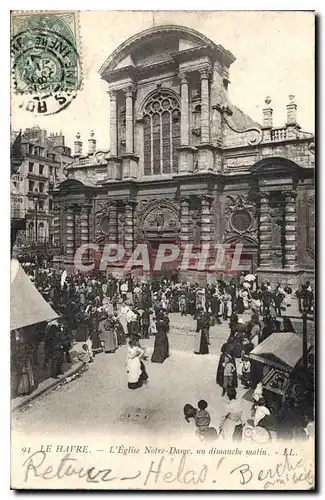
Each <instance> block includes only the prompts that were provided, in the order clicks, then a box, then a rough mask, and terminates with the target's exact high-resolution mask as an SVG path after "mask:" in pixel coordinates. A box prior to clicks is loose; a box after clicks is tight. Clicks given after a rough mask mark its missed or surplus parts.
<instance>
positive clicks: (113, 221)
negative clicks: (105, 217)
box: [109, 201, 117, 243]
mask: <svg viewBox="0 0 325 500" xmlns="http://www.w3.org/2000/svg"><path fill="white" fill-rule="evenodd" d="M109 240H110V242H111V243H117V208H116V201H112V202H111V204H110V207H109Z"/></svg>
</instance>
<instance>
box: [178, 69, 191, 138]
mask: <svg viewBox="0 0 325 500" xmlns="http://www.w3.org/2000/svg"><path fill="white" fill-rule="evenodd" d="M180 79H181V146H188V145H189V114H188V77H187V74H186V73H181V74H180Z"/></svg>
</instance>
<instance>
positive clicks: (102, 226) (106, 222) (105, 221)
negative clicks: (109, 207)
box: [100, 215, 109, 234]
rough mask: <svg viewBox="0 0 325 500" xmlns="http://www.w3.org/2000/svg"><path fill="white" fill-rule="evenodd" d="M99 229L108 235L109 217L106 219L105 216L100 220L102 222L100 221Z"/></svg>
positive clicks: (106, 216)
mask: <svg viewBox="0 0 325 500" xmlns="http://www.w3.org/2000/svg"><path fill="white" fill-rule="evenodd" d="M100 229H101V230H102V233H104V234H109V217H108V215H105V216H104V217H103V218H102V220H101V221H100Z"/></svg>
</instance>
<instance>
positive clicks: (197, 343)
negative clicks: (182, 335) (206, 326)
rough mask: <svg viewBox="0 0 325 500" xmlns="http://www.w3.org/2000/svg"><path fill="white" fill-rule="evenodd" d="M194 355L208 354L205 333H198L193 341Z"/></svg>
mask: <svg viewBox="0 0 325 500" xmlns="http://www.w3.org/2000/svg"><path fill="white" fill-rule="evenodd" d="M194 353H195V354H209V346H208V340H207V335H206V333H205V331H199V332H197V334H196V335H195V339H194Z"/></svg>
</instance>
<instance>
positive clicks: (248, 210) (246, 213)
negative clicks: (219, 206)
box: [224, 195, 258, 242]
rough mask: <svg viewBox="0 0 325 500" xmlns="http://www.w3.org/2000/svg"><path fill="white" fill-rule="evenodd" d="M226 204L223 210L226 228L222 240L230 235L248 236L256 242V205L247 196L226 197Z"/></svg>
mask: <svg viewBox="0 0 325 500" xmlns="http://www.w3.org/2000/svg"><path fill="white" fill-rule="evenodd" d="M227 200H228V204H227V206H226V208H225V211H224V215H225V217H226V228H225V231H224V240H225V239H228V238H229V236H230V235H234V234H235V235H236V236H237V237H238V236H244V235H245V236H249V237H250V238H251V239H252V240H254V241H256V242H257V229H258V228H257V216H256V205H255V204H254V203H252V202H251V201H250V200H249V199H248V196H247V195H236V196H232V195H229V196H227Z"/></svg>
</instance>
